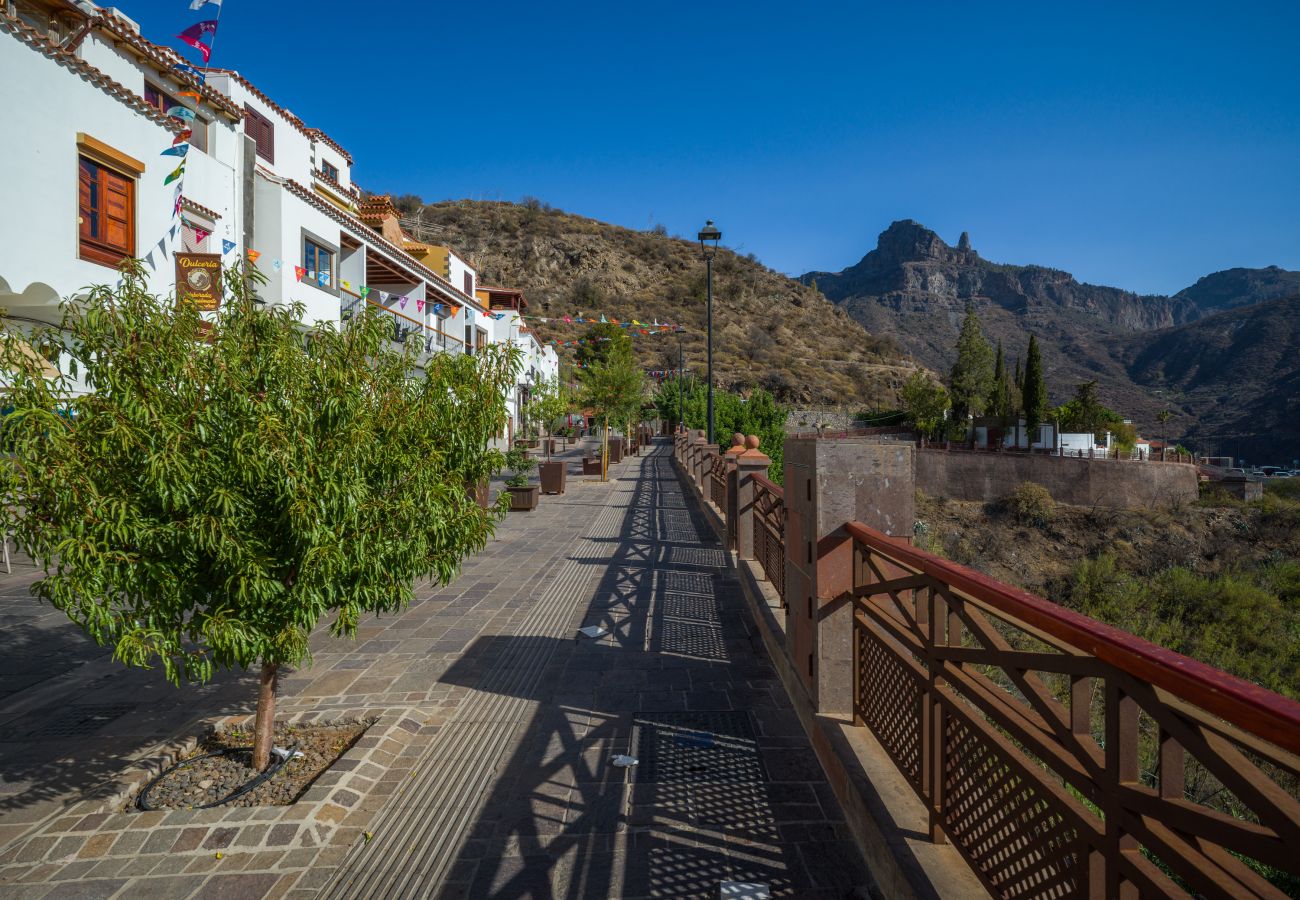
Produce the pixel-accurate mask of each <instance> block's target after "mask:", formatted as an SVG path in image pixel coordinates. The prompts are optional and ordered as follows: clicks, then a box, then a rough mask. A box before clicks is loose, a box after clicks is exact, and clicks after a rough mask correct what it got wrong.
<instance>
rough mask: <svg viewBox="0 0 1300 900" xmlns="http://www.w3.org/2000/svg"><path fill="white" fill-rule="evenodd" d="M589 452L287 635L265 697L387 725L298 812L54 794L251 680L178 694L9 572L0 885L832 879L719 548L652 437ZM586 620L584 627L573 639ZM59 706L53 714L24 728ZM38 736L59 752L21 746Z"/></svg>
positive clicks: (235, 699)
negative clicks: (452, 568) (342, 619)
mask: <svg viewBox="0 0 1300 900" xmlns="http://www.w3.org/2000/svg"><path fill="white" fill-rule="evenodd" d="M614 474H615V476H616V479H615V480H614V481H613V482H612V483H610V484H598V483H583V482H575V481H574V480H573V479H572V477H571V480H570V489H569V492H568V493H567V494H565V495H564V496H562V497H543V498H542V505H541V507H540V508H539V509H538V510H537V511H536V512H534V513H529V514H512V515H511V517H510V518H509V519H508V520H507V522H506V523H505V525H504V526H503V527H502V529H501V530H500V533H499V539H498V540H496V541H493V542H492V543H491V544H490V545H489V547H488V548H487V549H486V550H485V551H484V553H482V554H480V555H479V556H477V557H475V558H474V559H472V560H469V561H467V563H466V566H465V571H464V574H463V575H462V576H461V578H460V579H459V580H458V581H457V582H456V583H455V584H453V585H451V586H448V587H446V588H443V589H441V590H436V591H435V590H432V589H427V590H425V591H422V592H420V593H419V596H418V597H417V600H416V602H415V603H414V604H412V606H411V607H410V608H409V609H408V610H406V611H405V612H404V613H403V614H401V615H399V616H396V617H393V618H391V619H383V620H376V621H372V622H368V623H367V624H365V625H364V626H363V627H362V628H361V630H360V633H359V634H358V637H357V640H356V641H355V642H349V641H334V640H330V639H329V638H328V636H324V635H318V636H317V637H316V639H314V640H313V649H314V656H315V664H314V666H313V667H312V668H311V669H310V670H306V671H303V672H299V673H294V674H293V675H291V676H290V677H288V678H286V679H285V681H284V682H283V690H284V696H285V699H284V700H283V701H282V704H281V707H282V709H281V711H282V712H283V713H284V714H286V715H291V714H295V713H296V714H302V715H306V716H307V717H309V718H316V719H320V720H330V719H342V718H348V717H359V716H363V715H367V716H377V717H380V722H381V723H383V722H395V723H396V725H395V726H394V727H392V728H389V730H388V731H387V732H385V734H386V735H388V736H376V737H374V738H373V739H372V736H371V735H370V734H368V735H367V737H366V738H364V739H363V741H362V743H361V744H358V747H361V746H362V744H367V747H366V752H367V753H368V754H370V755H369V756H367V757H365V759H364V760H362V761H361V762H360V763H359V764H358V765H357V766H355V767H353V769H354V770H353V771H350V772H338V773H336V772H333V771H331V772H330V773H329V774H327V775H326V776H323V777H322V779H320V780H319V781H318V783H317V785H316V786H314V787H313V788H312V789H311V791H309V792H308V794H307V795H305V796H304V798H303V802H300V803H299V804H297V805H296V806H297V807H302V809H299V810H295V808H294V807H288V808H281V809H279V810H231V811H205V812H204V813H202V814H199V813H198V812H196V811H185V810H177V811H172V812H168V813H149V814H138V813H122V812H115V811H114V810H105V811H104V812H102V813H95V814H91V815H82V813H83V812H85V811H86V810H87V809H90V808H91V807H90V806H89V805H88V804H87V803H86V802H84V801H83V802H81V803H79V804H78V805H76V806H74V807H68V806H67V805H66V804H67V801H68V800H69V798H70V797H71V796H72V795H77V794H80V793H82V792H84V790H85V788H86V787H87V786H88V785H89V784H90V783H93V782H95V781H96V780H103V779H104V778H106V777H107V776H108V775H110V774H111V773H112V771H113V770H114V769H115V768H120V767H121V766H122V765H123V764H124V760H125V759H127V758H128V757H130V756H131V755H133V754H135V753H139V752H141V751H142V750H143V749H144V748H146V747H147V746H148V745H149V744H150V743H151V742H153V741H156V740H157V739H158V738H160V737H163V736H165V735H167V734H171V733H174V732H175V730H176V729H177V728H178V727H179V726H180V725H183V724H184V720H185V718H186V716H187V715H189V716H193V715H200V716H203V717H211V716H215V715H221V714H226V713H232V712H243V711H248V710H249V709H250V707H249V706H248V701H249V699H250V698H251V690H250V684H251V683H250V681H249V679H247V678H246V677H245V678H228V679H227V680H226V681H224V682H221V683H218V684H215V685H213V686H209V687H207V688H205V689H204V692H203V693H202V694H201V695H199V696H198V697H197V698H196V696H195V694H194V692H193V691H190V692H187V693H185V694H180V693H178V692H176V691H174V690H173V689H171V688H169V687H167V686H166V685H165V684H162V683H161V679H159V678H157V676H156V674H154V673H140V672H126V671H124V670H121V669H120V668H118V667H114V666H112V664H111V663H109V662H108V661H107V660H105V659H104V657H103V653H102V651H99V650H98V649H97V648H94V647H93V645H90V644H89V643H88V642H87V641H86V640H85V639H84V638H82V637H80V635H79V633H78V632H77V631H76V630H75V629H74V628H73V627H72V626H69V625H67V624H66V622H63V623H60V622H59V621H58V616H59V614H58V613H56V612H52V611H49V610H42V609H41V608H40V607H39V606H37V605H35V604H34V603H33V602H32V601H31V600H30V599H23V594H24V592H25V586H26V583H27V582H29V581H30V575H28V576H26V579H24V576H21V575H18V574H17V571H16V573H15V576H14V577H13V578H11V579H10V580H9V584H8V586H7V587H6V589H5V591H4V593H3V594H0V597H2V598H3V599H2V600H0V602H3V604H4V606H3V607H0V614H2V615H3V616H4V618H3V619H0V621H3V622H4V624H5V627H6V631H7V632H8V633H7V634H6V637H5V639H6V641H8V642H9V643H10V644H11V645H14V646H17V647H18V648H19V649H20V651H21V652H20V653H18V654H16V655H15V654H10V655H8V656H7V657H6V659H5V661H4V663H5V664H4V665H3V666H0V698H3V699H2V700H0V732H2V733H3V734H4V739H0V896H5V897H10V896H14V897H28V896H30V897H65V896H82V897H119V898H120V897H131V898H132V900H139V898H143V897H148V896H159V897H186V896H204V897H206V896H220V897H222V898H223V900H233V898H236V897H242V896H247V897H263V896H277V897H278V896H291V897H299V896H301V897H314V896H329V897H435V896H437V897H490V898H515V897H628V898H632V897H694V896H698V897H717V896H719V889H720V886H721V884H722V883H723V882H724V881H742V882H757V883H763V884H768V885H770V888H771V892H772V896H781V895H785V896H798V897H842V896H846V895H847V894H848V893H849V892H850V891H852V890H853V889H854V888H855V887H856V886H859V885H861V884H863V883H864V882H865V880H866V876H865V873H864V871H863V868H862V863H861V861H860V858H859V856H858V854H857V852H856V850H855V849H854V848H853V846H852V844H851V843H850V842H849V840H848V836H847V830H846V828H845V826H844V825H843V823H842V822H841V820H840V814H839V812H838V809H837V807H836V805H835V801H834V798H833V796H832V794H831V792H830V790H829V788H828V786H827V785H826V783H825V781H824V779H823V776H822V773H821V771H820V769H819V768H818V766H817V763H816V761H815V759H814V757H813V755H812V751H811V748H810V747H809V746H808V743H807V740H806V739H805V737H804V736H803V733H802V731H801V729H800V726H799V723H798V721H797V719H796V718H795V717H794V715H793V713H792V712H791V710H790V708H789V705H788V703H787V701H786V698H785V696H784V693H783V691H782V688H781V685H780V683H779V682H778V681H777V679H776V677H775V675H774V673H773V672H772V669H771V667H770V666H769V664H768V663H767V661H766V659H765V658H764V657H763V654H762V648H761V644H760V642H759V640H758V637H757V635H756V634H755V633H754V632H753V628H752V625H751V624H750V623H749V621H748V619H747V618H746V615H745V613H744V612H743V600H742V598H741V596H740V593H739V590H740V589H739V585H738V583H737V582H736V581H735V579H734V578H733V577H732V575H733V573H732V572H731V570H730V569H729V568H728V564H727V558H726V554H724V553H723V551H722V550H721V548H720V547H719V546H718V544H717V542H716V541H715V540H714V538H713V535H712V533H711V532H710V531H709V530H708V528H707V526H706V525H705V524H704V522H703V520H702V519H701V518H700V516H699V514H698V512H697V511H694V510H691V509H689V508H688V506H687V504H688V501H687V500H686V498H685V496H684V494H683V492H682V491H681V489H680V487H679V485H678V483H677V481H676V478H675V476H674V475H673V472H672V468H671V463H670V457H669V455H668V452H667V447H666V446H663V445H661V446H660V447H658V448H657V449H656V450H655V452H654V454H653V455H651V456H649V457H643V458H632V459H630V460H628V461H627V462H625V463H624V464H622V465H620V466H618V467H615V470H614ZM590 624H595V625H601V626H603V627H604V628H605V629H607V632H608V633H607V634H606V635H605V636H603V637H601V638H599V639H596V640H589V639H585V638H578V637H576V634H577V629H578V628H579V627H580V626H583V625H590ZM15 633H17V634H18V635H19V639H18V641H17V643H16V644H15V643H14V638H13V636H14V634H15ZM15 659H16V660H18V662H17V663H15V662H14V661H15ZM23 660H26V661H27V663H28V664H27V665H24V663H23ZM41 660H45V661H46V662H45V663H44V664H43V665H42V664H41V663H40V661H41ZM49 660H63V661H65V663H66V664H65V665H64V666H63V669H62V671H61V672H60V671H58V667H57V666H55V665H52V664H50V663H49ZM29 673H30V674H29ZM33 679H35V680H33ZM145 692H147V693H145ZM60 706H62V707H64V708H72V707H74V706H75V707H77V708H78V709H79V710H81V711H80V712H78V713H76V714H75V715H72V716H69V717H67V721H68V722H72V724H70V725H65V726H61V728H55V729H49V728H45V730H44V731H42V728H44V726H42V725H38V724H36V723H37V722H40V721H47V720H48V717H49V715H50V714H51V713H54V712H56V711H57V710H58V708H59V707H60ZM11 710H13V712H11ZM42 717H44V718H42ZM74 719H75V722H74V721H72V720H74ZM60 721H64V720H60ZM23 722H25V723H26V724H21V725H19V726H15V725H14V723H23ZM378 728H379V725H376V726H375V727H374V728H372V732H373V731H375V730H376V729H378ZM50 731H59V732H60V734H58V735H52V734H50V733H49V732H50ZM35 732H39V733H35ZM6 741H7V742H6ZM42 742H44V744H43V746H44V747H45V749H44V750H42V749H41V747H42ZM616 753H630V754H632V755H634V756H636V757H638V758H639V760H640V763H639V765H638V766H636V767H635V768H631V769H623V768H617V767H615V766H613V765H612V764H611V760H612V757H613V755H614V754H616ZM60 756H62V757H63V758H64V759H71V760H75V761H76V763H75V765H73V766H68V765H64V764H60V765H53V764H50V763H48V762H46V760H49V759H54V758H56V757H60ZM336 768H338V767H337V766H336ZM308 800H312V801H313V803H307V802H306V801H308ZM315 801H319V802H315ZM69 810H71V812H70V811H69ZM146 819H148V820H147V821H146ZM367 832H368V833H369V834H370V838H369V839H367V838H366V837H365V833H367ZM222 847H225V848H226V850H225V852H221V850H220V848H222ZM92 848H93V849H92ZM214 848H216V849H215V850H214ZM218 853H221V858H220V859H218V858H217V854H218Z"/></svg>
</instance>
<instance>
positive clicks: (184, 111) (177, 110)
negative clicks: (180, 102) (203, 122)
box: [167, 106, 194, 122]
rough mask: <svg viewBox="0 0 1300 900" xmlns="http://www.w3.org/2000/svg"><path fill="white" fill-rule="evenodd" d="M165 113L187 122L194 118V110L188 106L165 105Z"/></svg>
mask: <svg viewBox="0 0 1300 900" xmlns="http://www.w3.org/2000/svg"><path fill="white" fill-rule="evenodd" d="M167 115H169V116H171V117H172V118H173V119H184V120H185V121H187V122H188V121H190V120H192V119H193V118H194V110H192V109H190V108H189V107H188V106H169V107H167Z"/></svg>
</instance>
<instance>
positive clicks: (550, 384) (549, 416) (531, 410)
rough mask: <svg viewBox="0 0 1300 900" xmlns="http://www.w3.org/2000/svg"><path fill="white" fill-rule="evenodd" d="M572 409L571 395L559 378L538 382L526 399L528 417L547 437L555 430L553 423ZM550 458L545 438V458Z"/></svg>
mask: <svg viewBox="0 0 1300 900" xmlns="http://www.w3.org/2000/svg"><path fill="white" fill-rule="evenodd" d="M572 411H573V397H572V396H571V395H570V394H569V389H568V388H567V387H565V385H564V382H563V381H561V380H560V379H559V378H556V379H554V380H552V381H544V382H542V383H541V384H539V385H538V386H537V388H536V389H535V390H534V391H533V396H532V399H530V400H529V401H528V408H527V414H528V418H529V419H530V420H531V421H532V422H533V423H534V424H535V425H536V426H537V427H538V428H540V429H541V430H542V432H543V434H544V435H545V436H546V437H547V438H548V439H549V438H550V436H551V435H552V434H553V433H554V431H555V423H556V422H558V421H560V419H561V418H563V417H564V416H566V415H568V414H569V413H570V412H572ZM550 458H551V443H550V441H549V440H547V442H546V459H547V460H548V461H549V460H550Z"/></svg>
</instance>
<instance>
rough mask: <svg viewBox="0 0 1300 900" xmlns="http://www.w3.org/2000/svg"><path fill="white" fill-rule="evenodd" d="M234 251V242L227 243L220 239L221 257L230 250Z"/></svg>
mask: <svg viewBox="0 0 1300 900" xmlns="http://www.w3.org/2000/svg"><path fill="white" fill-rule="evenodd" d="M234 249H235V242H234V241H228V240H226V239H225V238H222V239H221V255H222V256H225V255H226V254H227V253H229V252H230V251H231V250H234Z"/></svg>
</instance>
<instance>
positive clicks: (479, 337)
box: [474, 328, 487, 350]
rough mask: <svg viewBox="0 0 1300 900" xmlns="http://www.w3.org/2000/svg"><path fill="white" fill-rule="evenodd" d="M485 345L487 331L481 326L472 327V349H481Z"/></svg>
mask: <svg viewBox="0 0 1300 900" xmlns="http://www.w3.org/2000/svg"><path fill="white" fill-rule="evenodd" d="M486 346H487V332H486V331H484V330H483V329H482V328H476V329H474V349H475V350H482V349H483V348H484V347H486Z"/></svg>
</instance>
